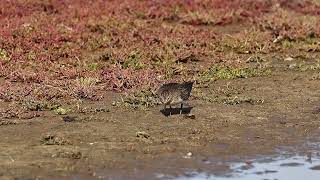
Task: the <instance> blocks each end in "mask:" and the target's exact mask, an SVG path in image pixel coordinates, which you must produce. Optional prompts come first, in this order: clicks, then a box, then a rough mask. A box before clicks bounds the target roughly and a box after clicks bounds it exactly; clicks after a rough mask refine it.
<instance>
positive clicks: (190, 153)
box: [183, 152, 192, 159]
mask: <svg viewBox="0 0 320 180" xmlns="http://www.w3.org/2000/svg"><path fill="white" fill-rule="evenodd" d="M191 156H192V152H188V153H187V154H186V155H185V156H183V158H185V159H190V158H191Z"/></svg>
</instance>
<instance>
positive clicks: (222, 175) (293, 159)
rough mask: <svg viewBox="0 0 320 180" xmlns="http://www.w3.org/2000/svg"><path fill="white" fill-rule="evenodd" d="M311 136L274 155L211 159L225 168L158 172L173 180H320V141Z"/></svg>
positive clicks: (161, 176)
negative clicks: (181, 173)
mask: <svg viewBox="0 0 320 180" xmlns="http://www.w3.org/2000/svg"><path fill="white" fill-rule="evenodd" d="M315 139H317V137H313V138H312V139H311V138H309V139H307V140H306V142H305V143H303V144H302V145H300V146H291V147H281V148H278V149H276V150H275V153H274V155H272V156H270V155H269V156H263V155H257V157H255V158H243V159H242V160H239V161H236V162H232V161H231V162H230V161H229V162H226V161H216V160H214V161H211V162H210V161H207V162H206V163H207V164H208V165H210V164H211V165H217V164H220V165H224V166H225V167H228V168H227V169H225V170H223V171H220V172H219V171H212V172H201V171H192V170H191V171H186V172H184V175H181V176H170V175H165V174H161V173H158V174H156V177H157V178H159V179H173V180H184V179H188V180H203V179H209V180H210V179H212V180H234V179H237V180H303V179H305V180H319V179H320V151H319V150H320V141H318V140H315Z"/></svg>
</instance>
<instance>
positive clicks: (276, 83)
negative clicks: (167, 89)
mask: <svg viewBox="0 0 320 180" xmlns="http://www.w3.org/2000/svg"><path fill="white" fill-rule="evenodd" d="M315 75H316V74H315V73H314V72H301V71H290V70H287V71H277V70H275V71H274V72H273V74H272V75H269V76H265V77H256V78H250V79H235V80H219V81H216V82H213V83H211V84H209V86H208V87H199V86H198V87H197V85H196V86H195V88H194V90H193V95H192V97H191V99H190V101H189V103H188V104H189V105H190V106H191V107H193V108H192V110H191V112H190V113H192V114H194V115H195V119H191V118H186V117H185V115H179V114H175V115H172V116H170V117H166V116H164V115H163V114H162V113H161V112H160V111H159V110H160V109H161V108H162V106H157V107H154V108H151V109H150V110H146V111H144V110H132V109H128V108H119V107H115V106H112V103H111V102H112V101H114V100H116V99H117V98H118V97H117V96H119V95H115V94H113V93H110V94H109V96H106V98H105V99H103V100H102V101H100V102H85V103H84V104H82V108H86V109H87V111H86V112H84V113H82V114H81V113H77V114H68V115H54V114H53V113H50V112H43V113H44V114H42V115H41V116H40V117H36V118H32V119H30V120H15V119H9V120H6V119H2V120H1V126H0V129H1V130H0V137H1V139H0V152H1V153H0V161H1V164H0V175H1V176H2V178H4V177H6V178H7V179H14V178H16V177H18V179H19V177H20V178H21V179H27V178H30V179H34V178H35V179H36V178H40V179H41V177H43V178H44V177H45V179H47V178H48V177H52V178H54V177H56V178H58V177H61V176H67V177H68V176H70V175H81V176H83V177H87V178H89V177H91V178H95V177H97V176H106V177H108V175H110V176H114V177H119V176H122V177H125V174H126V175H128V174H131V173H133V174H131V175H134V172H137V171H141V172H143V173H144V174H151V173H153V172H157V171H159V168H160V169H161V170H160V171H163V172H171V173H176V172H175V170H174V168H177V169H179V168H180V169H181V168H182V169H183V168H194V169H199V168H200V169H201V168H203V167H202V166H203V165H201V163H199V162H197V161H195V160H194V159H193V157H199V158H200V159H202V160H203V161H205V158H206V157H211V158H212V157H219V158H230V157H237V156H239V157H241V156H247V155H248V156H249V155H254V154H268V153H271V152H273V150H274V149H275V148H276V147H279V146H283V145H291V144H295V143H299V142H301V141H303V140H304V139H305V138H306V137H307V136H309V135H310V134H312V133H313V132H314V131H315V130H317V129H319V126H320V122H319V112H320V109H319V108H320V106H319V98H320V96H319V87H320V86H319V80H316V76H315ZM210 90H211V91H210ZM198 92H202V93H207V94H206V97H210V96H212V95H214V94H213V93H216V95H219V93H220V96H222V95H221V93H226V92H229V93H231V94H236V95H237V97H238V99H240V100H238V101H237V102H236V103H232V104H230V103H226V101H225V102H224V103H222V102H209V101H206V100H204V99H203V98H202V99H200V98H199V97H198V96H197V94H199V93H198ZM241 97H242V98H241ZM243 97H246V98H243ZM242 99H245V100H242ZM248 99H249V100H248ZM227 102H229V101H227ZM96 111H98V112H96ZM100 111H102V112H100ZM189 152H191V153H192V155H191V154H190V153H189ZM188 153H189V156H190V155H191V156H190V157H191V158H189V157H188ZM171 167H172V168H171ZM207 168H208V167H207ZM222 168H223V167H222ZM129 172H130V173H129ZM99 173H100V174H102V175H99ZM140 175H141V174H140ZM128 176H129V175H128Z"/></svg>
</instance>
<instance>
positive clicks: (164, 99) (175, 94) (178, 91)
mask: <svg viewBox="0 0 320 180" xmlns="http://www.w3.org/2000/svg"><path fill="white" fill-rule="evenodd" d="M193 83H194V82H193V81H190V82H183V83H167V84H164V85H162V86H161V87H160V88H159V90H158V91H157V94H158V97H159V99H160V101H161V103H162V104H163V105H164V110H166V108H167V105H169V106H170V115H171V105H176V104H180V103H181V109H180V114H181V112H182V107H183V102H184V101H186V100H188V99H189V97H190V93H191V90H192V86H193Z"/></svg>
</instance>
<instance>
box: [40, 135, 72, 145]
mask: <svg viewBox="0 0 320 180" xmlns="http://www.w3.org/2000/svg"><path fill="white" fill-rule="evenodd" d="M40 142H41V144H43V145H68V144H71V142H69V141H68V140H67V139H66V138H65V137H64V136H62V135H57V134H46V135H44V136H43V137H42V138H41V140H40Z"/></svg>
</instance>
